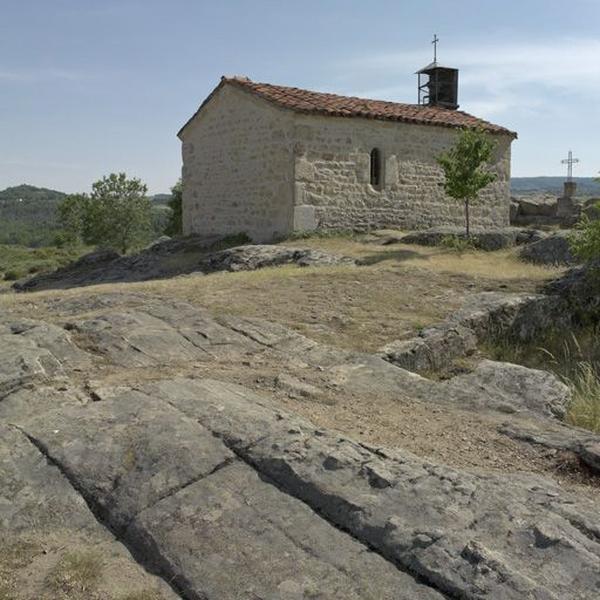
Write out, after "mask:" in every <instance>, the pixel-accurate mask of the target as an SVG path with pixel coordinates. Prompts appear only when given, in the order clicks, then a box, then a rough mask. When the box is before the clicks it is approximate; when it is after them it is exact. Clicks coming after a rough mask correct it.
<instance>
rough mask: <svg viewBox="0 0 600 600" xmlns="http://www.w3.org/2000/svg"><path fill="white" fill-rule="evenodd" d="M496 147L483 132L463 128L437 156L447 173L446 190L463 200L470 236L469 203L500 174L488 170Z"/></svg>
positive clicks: (455, 197)
mask: <svg viewBox="0 0 600 600" xmlns="http://www.w3.org/2000/svg"><path fill="white" fill-rule="evenodd" d="M494 148H495V143H494V142H493V141H492V140H491V139H490V138H489V137H488V136H487V135H486V134H485V133H484V132H483V131H481V130H476V129H463V130H462V131H461V133H460V135H459V137H458V140H457V142H456V144H455V145H454V146H453V147H452V148H450V149H449V150H448V151H447V152H444V153H443V154H441V155H440V156H439V157H438V158H437V161H438V164H439V165H440V166H441V167H442V169H443V170H444V175H445V176H446V180H445V182H444V190H445V191H446V193H447V194H448V196H450V197H451V198H454V199H455V200H459V201H462V202H463V203H464V206H465V225H466V233H467V237H469V236H470V233H471V232H470V226H471V223H470V215H469V208H470V204H472V203H473V202H475V201H476V200H477V195H478V194H479V192H480V191H481V190H482V189H483V188H485V187H486V186H487V185H489V184H490V183H492V182H493V181H495V180H496V177H497V175H496V174H495V173H492V172H490V171H489V170H488V163H489V160H490V158H491V156H492V153H493V152H494Z"/></svg>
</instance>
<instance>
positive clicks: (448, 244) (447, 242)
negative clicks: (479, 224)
mask: <svg viewBox="0 0 600 600" xmlns="http://www.w3.org/2000/svg"><path fill="white" fill-rule="evenodd" d="M440 246H443V247H444V248H448V250H454V251H456V252H467V251H468V250H476V244H475V241H474V240H473V238H471V237H461V236H459V235H445V236H444V237H443V238H442V239H441V240H440Z"/></svg>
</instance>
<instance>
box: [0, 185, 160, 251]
mask: <svg viewBox="0 0 600 600" xmlns="http://www.w3.org/2000/svg"><path fill="white" fill-rule="evenodd" d="M66 196H67V194H65V193H64V192H59V191H57V190H51V189H47V188H39V187H35V186H33V185H25V184H24V185H18V186H15V187H9V188H6V189H5V190H2V191H0V245H2V244H4V245H21V246H29V247H31V248H38V247H40V246H51V245H52V244H54V238H55V235H56V233H57V232H58V231H59V229H60V224H59V222H58V210H57V209H58V205H59V204H60V203H61V202H62V200H63V199H64V198H66ZM170 198H171V196H170V194H156V195H154V196H151V197H150V199H151V200H152V202H153V206H154V207H155V210H154V212H153V228H154V230H155V231H156V233H157V235H160V233H161V232H162V230H163V229H164V227H165V224H166V219H167V213H166V209H167V203H168V201H169V199H170Z"/></svg>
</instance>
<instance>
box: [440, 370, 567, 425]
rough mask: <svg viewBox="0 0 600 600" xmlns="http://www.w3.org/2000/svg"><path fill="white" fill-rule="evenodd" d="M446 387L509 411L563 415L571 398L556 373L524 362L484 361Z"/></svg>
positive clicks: (474, 400)
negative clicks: (524, 364)
mask: <svg viewBox="0 0 600 600" xmlns="http://www.w3.org/2000/svg"><path fill="white" fill-rule="evenodd" d="M444 385H445V387H446V388H447V389H448V391H449V392H450V391H451V393H453V394H458V395H459V396H460V397H463V398H464V400H467V399H468V398H471V399H472V401H473V404H474V405H479V406H483V407H486V406H487V407H488V408H490V407H497V408H498V409H499V410H502V411H506V412H516V411H520V410H530V411H533V412H536V413H539V414H540V415H543V416H547V417H558V418H562V417H563V416H564V415H565V412H566V406H567V404H568V402H569V400H570V398H571V392H570V390H569V388H568V387H567V386H566V385H565V384H564V383H562V382H561V381H559V379H558V378H557V377H556V376H555V375H553V374H552V373H548V372H547V371H540V370H538V369H528V368H527V367H522V366H521V365H514V364H511V363H504V362H496V361H492V360H483V361H481V362H480V363H479V364H478V365H477V367H476V368H475V370H474V371H473V372H472V373H468V374H466V375H459V376H457V377H453V378H452V379H451V380H449V381H448V382H446V383H445V384H444Z"/></svg>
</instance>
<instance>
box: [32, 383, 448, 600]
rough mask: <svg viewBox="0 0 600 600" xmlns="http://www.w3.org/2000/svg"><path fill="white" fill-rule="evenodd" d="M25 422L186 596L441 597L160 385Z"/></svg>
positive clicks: (104, 514) (102, 513) (105, 516)
mask: <svg viewBox="0 0 600 600" xmlns="http://www.w3.org/2000/svg"><path fill="white" fill-rule="evenodd" d="M211 389H215V390H216V389H218V386H217V383H216V382H213V383H212V388H211V387H207V388H203V393H204V394H205V396H208V397H209V398H207V399H209V400H210V401H212V402H215V401H216V402H219V398H220V396H219V394H216V395H211V394H210V390H211ZM232 389H234V388H231V387H230V386H225V388H224V389H222V390H221V391H220V394H221V395H223V394H225V395H227V394H228V393H229V390H232ZM267 417H268V419H271V418H275V419H276V418H277V417H273V415H272V413H270V412H268V413H267ZM251 424H252V426H253V427H256V420H255V421H253V422H251ZM24 430H25V431H26V432H27V435H28V436H30V438H31V439H32V440H33V441H34V443H35V444H36V445H37V446H39V447H40V448H41V449H42V450H43V452H44V453H45V454H46V455H47V456H49V457H50V459H51V460H52V461H53V462H55V463H56V464H57V465H58V466H59V467H60V469H61V470H62V471H63V472H64V473H67V474H68V477H69V479H70V481H72V482H73V485H74V486H75V487H76V488H77V489H78V490H79V491H80V493H81V494H82V496H83V498H85V500H86V501H87V502H88V503H89V504H90V505H91V506H93V507H94V509H95V511H96V513H97V514H98V516H99V517H100V518H101V520H102V521H103V522H105V523H107V524H109V525H110V527H111V528H112V529H113V530H114V531H116V532H118V534H119V535H120V536H121V537H122V538H123V539H124V540H125V541H126V543H127V545H128V546H129V547H130V548H133V549H134V550H135V553H136V555H138V556H141V557H143V561H144V565H145V566H146V567H148V568H150V569H152V570H153V571H155V572H158V573H161V574H162V575H163V577H164V578H165V579H166V580H168V581H170V582H172V583H173V584H174V585H175V587H176V589H178V590H179V591H180V593H181V594H182V595H183V596H184V597H186V598H187V597H189V598H207V597H215V598H254V597H258V598H274V599H275V598H281V599H287V598H289V599H290V600H292V599H296V598H299V599H304V598H306V599H307V600H308V599H309V598H313V597H321V598H327V599H331V600H333V599H336V598H340V597H342V598H356V599H359V598H360V599H362V598H364V599H373V600H376V599H380V598H381V599H386V598H389V599H390V600H391V599H392V598H394V599H396V598H397V599H405V600H412V599H413V598H423V599H424V600H425V599H426V600H430V599H431V600H437V599H440V600H441V598H443V596H442V595H440V594H438V593H437V592H436V591H435V590H432V589H431V588H430V587H428V586H426V585H422V584H419V583H418V582H416V581H415V579H414V578H413V577H412V576H411V575H408V574H406V573H404V572H402V571H399V570H398V569H397V568H396V566H395V565H393V564H392V563H390V562H389V561H387V560H385V559H384V558H382V557H381V556H379V555H377V554H376V553H372V552H371V551H370V550H369V549H368V548H367V547H366V546H365V545H364V544H362V543H361V542H359V541H356V540H354V539H353V538H352V537H351V536H349V535H348V534H346V533H342V532H340V531H338V530H337V529H336V527H335V526H333V525H331V524H330V523H329V522H328V521H327V520H324V519H323V518H322V517H320V516H319V515H317V514H316V513H315V512H313V511H312V510H311V509H310V508H309V507H308V506H306V505H305V504H304V503H302V502H301V501H300V500H297V499H296V498H294V497H291V496H290V495H289V494H287V493H286V492H285V491H280V490H279V489H278V488H277V487H276V486H275V485H273V484H272V483H271V482H270V481H269V480H268V479H267V480H265V481H263V479H262V478H261V477H260V476H259V474H258V473H257V472H256V471H255V470H254V469H253V468H252V467H250V466H249V465H247V464H246V463H245V462H243V461H240V460H238V459H236V457H235V455H234V454H233V452H232V451H231V450H230V449H229V448H228V447H227V445H225V444H223V443H222V441H220V439H219V434H218V432H217V431H215V432H213V431H210V430H208V429H207V428H205V427H204V426H203V425H202V424H201V423H199V420H198V419H196V418H194V417H188V416H186V415H185V414H184V412H182V411H181V410H179V409H178V408H175V407H173V406H171V405H170V400H168V399H166V398H164V397H163V396H160V394H158V395H157V397H156V398H155V397H152V396H150V395H148V394H145V393H142V392H140V391H135V390H129V391H121V392H120V393H119V392H117V393H115V394H114V395H112V396H111V397H110V399H107V400H102V401H99V402H95V403H92V404H89V405H86V406H83V407H69V408H65V409H62V410H58V411H54V412H50V413H47V414H45V415H44V416H43V417H42V418H37V419H36V418H34V419H31V420H30V421H28V422H27V423H25V424H24ZM258 434H259V435H260V433H258Z"/></svg>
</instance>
